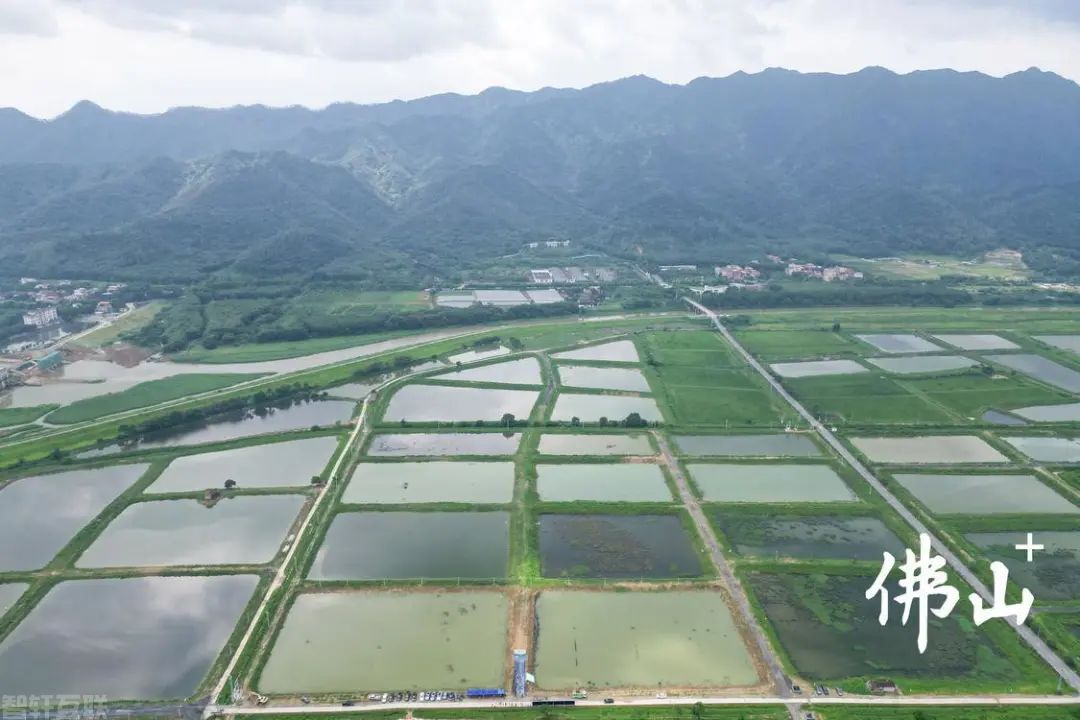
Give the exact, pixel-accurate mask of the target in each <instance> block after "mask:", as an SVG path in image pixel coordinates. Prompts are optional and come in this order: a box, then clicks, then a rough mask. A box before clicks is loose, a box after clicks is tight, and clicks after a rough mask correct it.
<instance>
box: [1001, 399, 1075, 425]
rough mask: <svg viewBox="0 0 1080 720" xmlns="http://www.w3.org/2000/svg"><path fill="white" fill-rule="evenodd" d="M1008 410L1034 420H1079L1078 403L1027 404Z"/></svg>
mask: <svg viewBox="0 0 1080 720" xmlns="http://www.w3.org/2000/svg"><path fill="white" fill-rule="evenodd" d="M1009 412H1012V413H1016V414H1017V415H1019V416H1021V417H1024V418H1027V419H1028V420H1032V421H1034V422H1075V421H1077V420H1080V403H1064V404H1061V405H1029V406H1028V407H1022V408H1016V409H1014V410H1010V411H1009Z"/></svg>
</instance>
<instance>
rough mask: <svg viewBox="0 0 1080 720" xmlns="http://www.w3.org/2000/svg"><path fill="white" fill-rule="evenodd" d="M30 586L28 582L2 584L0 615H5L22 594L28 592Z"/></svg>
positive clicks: (0, 589)
mask: <svg viewBox="0 0 1080 720" xmlns="http://www.w3.org/2000/svg"><path fill="white" fill-rule="evenodd" d="M28 587H30V585H29V584H27V583H7V584H5V585H0V615H3V614H4V613H6V612H7V611H8V610H10V609H11V606H12V605H14V604H15V603H16V601H18V599H19V598H20V597H22V594H23V593H24V592H26V588H28Z"/></svg>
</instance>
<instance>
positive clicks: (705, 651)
mask: <svg viewBox="0 0 1080 720" xmlns="http://www.w3.org/2000/svg"><path fill="white" fill-rule="evenodd" d="M536 616H537V625H538V626H539V628H540V633H539V637H538V639H537V644H536V684H537V687H541V688H550V689H572V688H579V687H597V688H608V687H616V688H618V687H639V688H641V687H653V686H657V687H664V688H671V687H731V686H749V685H756V684H757V683H758V682H760V679H759V678H758V674H757V671H756V670H755V669H754V664H753V662H752V661H751V659H750V655H749V653H748V652H747V649H746V646H745V644H744V643H743V640H742V638H741V637H740V635H739V631H738V629H737V628H736V626H735V622H734V620H733V619H732V616H731V611H730V610H729V609H728V607H727V605H726V604H725V603H724V600H723V597H722V596H721V595H720V594H719V593H718V592H714V591H709V590H683V591H672V592H617V593H616V592H589V591H570V590H545V591H543V592H541V593H540V597H539V598H538V599H537V602H536Z"/></svg>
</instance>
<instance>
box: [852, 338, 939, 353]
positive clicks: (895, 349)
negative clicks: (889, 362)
mask: <svg viewBox="0 0 1080 720" xmlns="http://www.w3.org/2000/svg"><path fill="white" fill-rule="evenodd" d="M855 337H857V338H859V339H860V340H862V341H863V342H866V343H870V344H871V345H873V346H874V347H876V348H877V349H878V350H880V351H881V352H886V353H892V354H899V353H925V352H937V351H938V350H941V349H942V348H941V347H940V346H938V345H935V344H934V343H932V342H930V341H929V340H927V339H926V338H921V337H919V336H918V335H912V334H910V333H869V334H864V335H856V336H855Z"/></svg>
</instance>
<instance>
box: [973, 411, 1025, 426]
mask: <svg viewBox="0 0 1080 720" xmlns="http://www.w3.org/2000/svg"><path fill="white" fill-rule="evenodd" d="M979 419H980V420H982V421H983V422H988V423H991V424H993V425H1002V426H1007V427H1022V426H1024V425H1027V422H1026V421H1025V420H1023V419H1022V418H1018V417H1016V416H1015V415H1010V414H1008V413H1003V412H1000V411H998V410H987V411H986V412H984V413H983V414H982V416H981V417H980V418H979Z"/></svg>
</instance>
